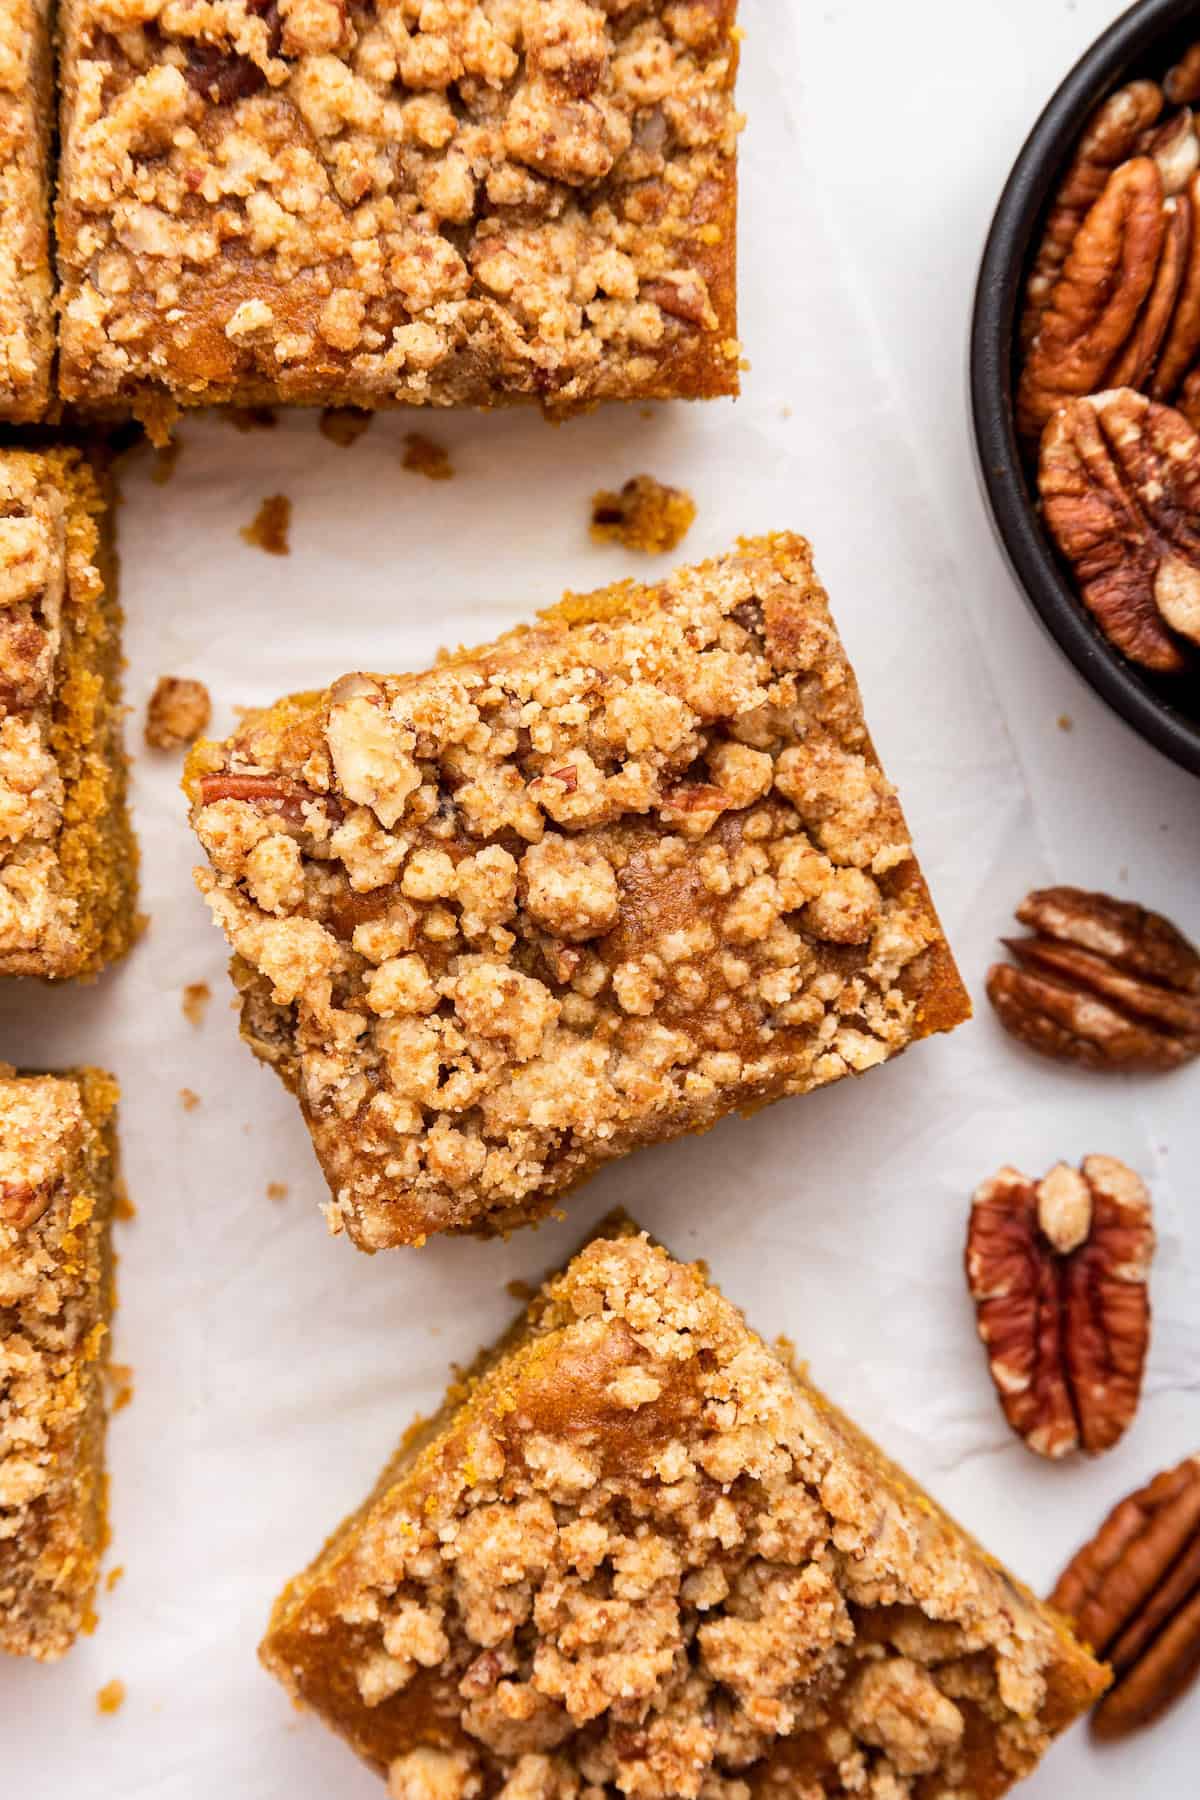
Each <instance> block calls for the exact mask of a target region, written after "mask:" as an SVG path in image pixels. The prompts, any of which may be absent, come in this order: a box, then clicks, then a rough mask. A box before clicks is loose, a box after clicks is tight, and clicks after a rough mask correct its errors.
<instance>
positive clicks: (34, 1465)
mask: <svg viewBox="0 0 1200 1800" xmlns="http://www.w3.org/2000/svg"><path fill="white" fill-rule="evenodd" d="M93 1089H94V1092H93V1095H92V1109H93V1112H94V1111H95V1110H96V1109H97V1108H98V1109H99V1111H100V1112H101V1113H102V1114H103V1116H105V1117H107V1115H108V1114H109V1113H111V1111H112V1107H113V1104H114V1103H115V1088H114V1087H113V1084H112V1083H110V1082H109V1081H108V1080H107V1077H95V1078H93ZM102 1164H103V1152H102V1150H101V1149H100V1148H99V1146H98V1143H97V1141H96V1129H95V1125H94V1123H93V1120H92V1118H90V1117H89V1110H88V1105H87V1103H86V1102H85V1097H84V1092H83V1089H82V1088H81V1085H80V1082H79V1081H78V1080H76V1079H74V1078H66V1077H64V1078H61V1079H60V1078H56V1077H51V1076H30V1077H21V1076H14V1075H13V1074H12V1073H11V1072H8V1073H5V1072H3V1071H0V1647H3V1648H6V1649H10V1650H12V1651H14V1652H15V1653H18V1654H20V1653H28V1654H33V1655H36V1656H57V1655H61V1654H62V1652H63V1651H64V1650H65V1649H66V1648H67V1647H68V1645H69V1643H70V1641H71V1639H72V1638H73V1636H74V1634H75V1631H76V1630H77V1629H78V1626H79V1622H80V1613H81V1608H82V1603H83V1600H84V1599H85V1598H86V1596H87V1594H88V1593H89V1592H90V1590H91V1588H92V1586H93V1585H94V1582H95V1569H96V1562H97V1560H98V1553H99V1543H98V1536H99V1533H98V1529H95V1528H94V1527H93V1526H92V1525H90V1524H89V1516H90V1515H91V1514H92V1513H93V1512H97V1511H98V1508H99V1496H98V1492H97V1488H98V1482H99V1467H98V1450H95V1451H93V1450H92V1449H91V1448H90V1446H89V1441H88V1440H89V1434H93V1435H94V1434H95V1433H96V1432H97V1430H98V1422H99V1421H102V1418H103V1400H102V1397H101V1395H100V1391H99V1384H98V1379H97V1376H98V1371H99V1368H100V1366H101V1364H102V1361H103V1358H104V1356H105V1354H106V1341H105V1340H106V1337H107V1324H106V1319H107V1313H108V1295H107V1268H106V1255H105V1250H104V1238H105V1233H106V1231H107V1226H108V1219H109V1215H110V1208H109V1206H108V1205H106V1204H105V1203H104V1200H103V1196H102V1194H101V1192H100V1188H99V1181H100V1176H99V1175H98V1170H99V1168H100V1166H101V1165H102ZM93 1458H94V1459H95V1466H93Z"/></svg>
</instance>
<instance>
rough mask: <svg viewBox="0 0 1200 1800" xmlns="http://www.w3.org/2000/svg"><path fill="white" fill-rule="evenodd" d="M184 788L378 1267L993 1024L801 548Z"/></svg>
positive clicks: (455, 667)
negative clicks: (937, 901)
mask: <svg viewBox="0 0 1200 1800" xmlns="http://www.w3.org/2000/svg"><path fill="white" fill-rule="evenodd" d="M189 791H190V793H191V796H192V799H193V818H194V823H195V827H196V830H197V832H198V834H199V837H200V841H201V843H202V844H203V846H204V848H205V850H206V851H207V853H208V856H209V859H210V864H211V867H210V869H209V870H208V871H206V872H204V873H202V874H201V875H200V877H199V880H200V885H201V888H202V890H203V892H204V894H205V896H206V898H207V899H208V902H209V905H210V907H211V909H212V912H213V914H214V917H215V918H216V919H217V921H218V922H219V923H220V924H221V925H222V927H223V928H224V930H225V931H226V933H227V935H228V937H229V940H230V942H231V944H232V945H233V948H234V950H235V951H236V953H237V958H238V964H237V968H238V970H239V971H240V972H239V973H238V975H237V979H238V981H239V985H241V986H242V989H243V996H244V1023H245V1029H246V1031H247V1033H248V1035H249V1037H250V1040H251V1042H252V1044H253V1045H254V1047H255V1048H256V1049H257V1050H258V1052H259V1054H260V1055H263V1056H264V1057H265V1058H266V1059H267V1060H268V1061H271V1062H273V1063H275V1064H276V1065H277V1066H278V1067H280V1069H281V1071H282V1072H283V1073H284V1074H285V1076H286V1078H287V1079H288V1080H290V1081H291V1082H293V1083H294V1084H295V1085H296V1086H297V1088H298V1090H299V1093H300V1096H301V1099H302V1101H303V1104H304V1108H305V1111H306V1114H307V1116H308V1119H309V1122H310V1124H311V1127H312V1130H313V1134H314V1137H315V1140H316V1145H317V1149H318V1152H319V1154H320V1156H321V1158H322V1160H323V1162H324V1165H325V1169H326V1173H327V1175H328V1177H329V1179H330V1183H331V1185H332V1187H333V1189H334V1195H335V1200H334V1213H333V1218H334V1222H335V1224H337V1225H341V1224H344V1225H346V1226H347V1227H348V1228H349V1229H350V1230H351V1231H352V1232H353V1233H354V1234H355V1237H356V1239H357V1241H358V1242H360V1243H361V1244H363V1245H365V1246H366V1247H369V1248H373V1247H378V1246H380V1245H382V1244H386V1243H391V1242H398V1241H399V1242H402V1241H411V1240H412V1239H413V1238H414V1237H419V1236H421V1235H423V1234H424V1233H425V1232H427V1231H430V1230H437V1229H445V1228H455V1227H462V1226H472V1225H477V1224H478V1223H479V1222H480V1221H481V1220H484V1221H486V1222H490V1223H494V1224H501V1223H503V1222H505V1220H506V1219H509V1218H510V1216H511V1217H519V1216H521V1215H522V1211H523V1210H524V1211H525V1216H528V1210H531V1209H532V1208H533V1207H534V1206H544V1204H545V1203H546V1201H547V1199H548V1197H549V1196H550V1195H552V1194H554V1193H556V1192H560V1191H562V1190H563V1189H564V1188H566V1187H568V1186H570V1185H572V1184H573V1183H574V1182H575V1181H577V1180H578V1179H580V1177H581V1175H583V1174H586V1173H587V1172H589V1171H590V1169H592V1168H594V1167H595V1166H597V1165H598V1164H599V1163H601V1162H603V1161H605V1160H607V1159H608V1158H611V1157H613V1156H617V1155H621V1154H623V1153H624V1152H626V1151H628V1150H630V1149H632V1148H634V1147H636V1145H638V1144H639V1143H645V1142H652V1141H655V1140H657V1139H660V1138H663V1137H668V1136H676V1135H678V1134H679V1133H680V1132H682V1131H686V1130H691V1129H699V1128H702V1127H703V1126H704V1125H707V1124H711V1123H712V1122H714V1121H715V1120H716V1119H717V1118H719V1117H720V1116H721V1115H722V1114H723V1113H725V1112H727V1111H729V1110H730V1109H731V1108H733V1107H744V1106H747V1105H750V1104H754V1103H756V1102H759V1101H762V1100H765V1099H770V1098H777V1097H779V1096H780V1095H782V1094H786V1093H799V1092H803V1091H806V1090H807V1089H809V1088H812V1087H815V1086H817V1085H820V1084H821V1083H824V1082H827V1081H832V1080H834V1079H836V1078H838V1077H839V1076H842V1075H845V1074H848V1073H851V1072H855V1073H857V1072H859V1071H862V1070H865V1069H868V1068H871V1067H872V1066H873V1065H874V1064H876V1063H879V1062H882V1061H883V1060H884V1059H885V1058H886V1057H887V1056H889V1055H891V1054H893V1053H894V1052H896V1051H898V1050H900V1049H902V1048H903V1047H904V1046H905V1045H906V1044H907V1043H908V1042H909V1041H910V1040H911V1039H912V1038H913V1037H914V1036H919V1035H923V1033H924V1031H925V1030H928V1029H939V1028H944V1026H945V1025H946V1024H947V1023H954V1022H957V1019H958V1018H960V1017H961V1016H963V1014H962V1007H961V1000H960V996H959V990H958V988H957V984H956V983H955V984H954V995H955V1000H954V1008H955V1009H956V1010H953V1009H952V1010H953V1017H952V1018H950V1019H948V1020H944V1019H943V1020H939V1019H938V1018H936V1017H935V1016H933V1013H932V1012H931V1011H930V1010H929V1009H928V1007H927V1006H926V1002H928V1001H929V1000H930V997H931V996H930V992H929V990H930V988H931V985H932V983H933V981H934V979H935V976H936V972H937V971H936V965H935V964H934V963H931V960H930V958H929V956H928V955H927V954H926V953H927V952H929V951H930V949H931V946H934V945H935V944H940V943H941V939H940V933H939V928H938V924H937V920H936V917H935V915H934V912H933V910H932V907H931V906H930V904H929V900H928V896H927V894H926V892H925V889H924V886H923V884H922V883H921V880H920V876H919V872H918V871H917V868H916V865H915V862H914V860H913V857H912V851H911V848H910V846H909V843H908V838H907V833H906V830H905V825H904V819H903V816H902V814H901V812H900V808H899V805H898V804H897V801H896V799H895V796H894V793H893V790H892V788H891V786H890V784H889V783H888V781H887V780H886V778H885V776H884V775H883V773H882V771H881V770H880V768H879V766H878V764H877V762H876V761H875V758H874V755H873V753H872V752H871V747H870V743H869V740H868V738H867V735H866V731H865V728H864V725H863V721H862V713H861V707H860V703H859V697H858V692H857V687H856V685H855V682H854V679H853V675H852V673H851V670H850V668H849V665H848V664H847V662H846V659H845V656H844V654H843V652H842V649H841V646H840V644H839V642H838V639H837V635H836V632H835V630H834V627H833V625H832V622H831V621H830V618H829V614H828V609H827V603H826V601H825V597H824V594H823V592H822V590H821V589H820V588H819V586H818V585H817V583H816V581H815V578H814V577H813V574H812V568H811V559H810V554H809V551H808V546H807V545H806V544H804V542H803V541H802V540H800V539H792V538H786V539H779V540H763V541H760V542H759V543H757V544H748V545H746V546H744V547H743V549H741V550H740V551H738V552H736V553H735V554H733V555H731V556H728V557H726V558H724V559H722V560H721V561H719V562H714V563H710V564H706V565H704V566H703V567H701V568H699V569H696V570H685V571H683V572H681V573H680V574H678V575H676V576H675V577H674V578H673V579H672V580H670V581H669V582H666V583H665V584H664V585H663V586H662V587H661V588H657V589H653V590H644V589H635V588H631V587H620V588H617V589H614V590H612V591H610V592H608V593H605V594H601V595H597V596H593V597H591V599H589V600H575V601H572V602H569V603H568V604H567V605H566V606H565V608H563V609H560V610H559V612H558V613H557V614H548V615H545V616H544V618H543V620H542V621H541V622H540V623H539V624H537V625H535V626H533V627H532V628H530V629H528V630H525V631H519V632H516V633H513V634H512V635H510V636H509V637H507V638H502V639H500V640H499V642H498V643H496V644H495V645H493V646H491V647H490V648H488V649H486V650H483V651H480V652H479V653H477V654H474V655H466V654H464V655H462V656H460V657H457V658H452V659H451V660H450V661H448V662H446V663H444V664H442V665H441V666H440V667H439V668H437V669H435V670H433V671H432V672H431V673H429V674H427V675H422V676H416V677H413V676H403V677H401V676H380V675H365V674H354V675H349V676H346V677H345V678H344V679H343V680H341V681H339V682H337V683H336V684H335V685H334V686H333V687H332V688H331V689H329V690H328V691H327V692H326V693H325V694H323V695H318V696H307V697H303V696H302V697H300V698H298V699H297V700H295V701H285V702H282V703H281V704H280V706H278V707H277V708H275V709H274V710H272V711H269V712H266V713H263V714H258V715H254V716H252V717H251V718H250V719H248V720H247V721H246V723H245V724H244V725H243V727H242V728H241V729H240V730H239V731H238V732H237V733H236V734H235V735H234V737H233V738H231V739H230V740H229V741H228V742H227V743H225V744H223V745H219V746H218V745H201V746H199V747H198V749H197V751H196V752H195V753H194V754H193V759H192V763H191V764H190V774H189ZM514 1208H516V1209H517V1211H516V1212H515V1213H514V1212H513V1209H514Z"/></svg>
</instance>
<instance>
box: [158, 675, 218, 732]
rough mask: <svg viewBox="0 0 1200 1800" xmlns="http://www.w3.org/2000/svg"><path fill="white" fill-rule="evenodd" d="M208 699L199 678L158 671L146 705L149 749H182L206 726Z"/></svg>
mask: <svg viewBox="0 0 1200 1800" xmlns="http://www.w3.org/2000/svg"><path fill="white" fill-rule="evenodd" d="M211 718H212V701H211V700H210V699H209V694H208V689H207V688H206V687H205V685H204V683H203V682H202V681H193V680H192V679H191V678H190V677H188V676H183V675H160V676H159V678H158V681H157V682H156V683H155V688H154V692H153V693H152V694H151V696H150V701H149V704H148V705H147V707H146V724H145V738H146V742H147V743H148V744H149V746H150V748H151V749H152V750H182V749H183V747H184V745H185V744H194V743H195V741H196V739H197V738H198V737H200V736H201V734H202V733H203V732H204V731H206V730H207V728H208V723H209V720H210V719H211Z"/></svg>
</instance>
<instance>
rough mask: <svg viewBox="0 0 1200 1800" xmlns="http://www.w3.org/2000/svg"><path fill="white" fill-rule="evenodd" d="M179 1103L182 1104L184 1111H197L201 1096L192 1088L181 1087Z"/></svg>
mask: <svg viewBox="0 0 1200 1800" xmlns="http://www.w3.org/2000/svg"><path fill="white" fill-rule="evenodd" d="M179 1104H180V1105H181V1106H182V1108H183V1110H184V1112H195V1110H196V1108H197V1107H198V1106H199V1104H200V1096H199V1094H194V1093H193V1092H192V1090H191V1088H186V1087H185V1088H180V1090H179Z"/></svg>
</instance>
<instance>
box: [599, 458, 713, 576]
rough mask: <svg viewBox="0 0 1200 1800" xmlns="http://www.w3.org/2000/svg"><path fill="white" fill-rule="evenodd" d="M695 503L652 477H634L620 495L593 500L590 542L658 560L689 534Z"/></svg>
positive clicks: (682, 490) (682, 491) (679, 489)
mask: <svg viewBox="0 0 1200 1800" xmlns="http://www.w3.org/2000/svg"><path fill="white" fill-rule="evenodd" d="M695 518H696V502H695V501H694V500H693V499H692V496H691V495H690V494H689V493H687V492H686V491H685V490H684V489H683V488H675V487H668V486H667V485H666V483H665V482H662V481H658V480H656V479H655V477H654V476H653V475H634V476H633V477H632V478H631V479H630V480H629V481H627V482H626V483H625V485H624V487H623V488H622V489H621V490H620V492H619V493H609V492H607V491H604V490H602V491H601V492H600V493H598V494H594V495H593V496H592V538H593V540H594V542H596V543H597V544H620V545H621V546H622V547H623V548H624V549H626V550H641V551H644V552H645V553H646V554H647V555H648V556H661V555H663V554H665V553H666V552H667V551H668V550H674V549H676V548H677V547H678V546H679V545H680V544H681V543H682V542H683V540H684V538H685V537H686V536H687V534H688V532H689V531H690V530H691V528H692V525H693V523H694V521H695Z"/></svg>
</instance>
